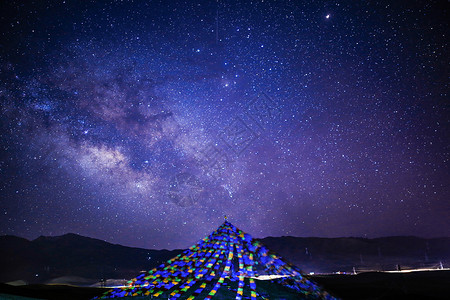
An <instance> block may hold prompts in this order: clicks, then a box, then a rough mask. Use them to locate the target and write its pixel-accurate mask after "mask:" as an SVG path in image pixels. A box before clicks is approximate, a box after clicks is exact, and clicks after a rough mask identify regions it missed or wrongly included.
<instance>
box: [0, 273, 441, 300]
mask: <svg viewBox="0 0 450 300" xmlns="http://www.w3.org/2000/svg"><path fill="white" fill-rule="evenodd" d="M311 279H313V280H314V281H316V282H317V283H319V284H320V285H322V286H323V287H324V288H325V289H326V290H327V291H329V292H330V293H331V294H333V295H334V296H337V297H340V298H342V299H450V271H430V272H412V273H362V274H358V275H327V276H314V277H311ZM260 286H261V288H263V289H264V290H265V292H267V293H270V294H271V295H272V297H270V298H269V299H271V300H273V299H301V298H298V297H296V296H295V295H294V294H292V293H290V292H289V291H287V290H284V287H281V288H279V287H278V286H275V285H271V283H270V282H264V283H261V284H260ZM104 291H105V289H101V288H86V287H74V286H65V285H28V286H20V287H15V286H9V285H6V284H0V299H9V300H25V299H30V298H31V299H52V300H53V299H54V300H62V299H64V300H72V299H73V300H78V299H80V300H83V299H85V300H87V299H91V298H92V297H94V296H98V295H100V294H102V293H103V292H104ZM219 291H220V290H219ZM272 292H274V293H272ZM274 294H275V295H276V296H275V297H274ZM216 296H218V298H220V299H234V297H235V294H231V293H230V294H229V295H228V293H225V294H223V295H220V293H218V294H217V295H216ZM140 299H144V298H140ZM160 299H165V298H164V297H163V298H161V297H160Z"/></svg>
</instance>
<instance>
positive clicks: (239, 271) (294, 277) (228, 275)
mask: <svg viewBox="0 0 450 300" xmlns="http://www.w3.org/2000/svg"><path fill="white" fill-rule="evenodd" d="M262 275H270V276H271V278H276V279H274V280H275V281H276V282H277V283H278V284H281V285H283V286H285V287H288V288H289V290H290V291H292V292H294V293H295V295H296V296H295V298H296V299H336V298H334V297H332V296H331V295H329V294H328V293H327V292H325V291H324V290H322V289H321V288H320V287H318V286H317V285H316V284H314V283H313V282H311V281H309V280H308V279H306V278H305V277H303V276H302V275H301V273H300V270H298V269H297V268H296V267H294V266H293V265H291V264H289V263H286V262H285V261H283V259H282V258H281V257H280V256H278V255H276V254H275V253H273V252H271V251H269V250H268V249H267V248H266V247H265V246H263V245H262V244H261V243H260V242H259V241H256V240H254V239H252V237H251V236H250V235H249V234H247V233H245V232H243V231H241V230H239V229H238V228H236V227H235V226H233V225H232V224H231V223H229V222H228V221H225V222H224V223H223V224H222V225H220V226H219V228H217V230H215V231H214V232H213V233H211V234H210V235H209V236H208V237H206V238H204V239H203V240H201V241H200V242H199V243H197V244H196V245H194V246H192V247H190V248H189V249H187V250H185V251H184V252H183V253H181V254H179V255H178V256H176V257H174V258H172V259H170V260H168V261H167V262H166V263H164V264H162V265H160V266H159V267H157V268H155V269H153V270H151V271H149V272H147V273H143V274H141V275H139V276H138V277H136V278H134V279H132V280H130V281H128V283H127V285H126V286H125V287H122V288H116V289H112V290H109V291H107V292H105V293H104V294H103V295H101V296H99V297H96V298H94V299H107V298H123V297H140V298H143V299H147V298H148V299H153V298H160V299H188V300H192V299H213V298H214V297H215V295H216V293H218V291H219V289H221V290H225V289H226V290H227V291H226V292H227V293H228V294H227V295H230V292H231V293H233V296H232V299H237V300H240V299H268V296H267V295H263V294H262V293H259V292H258V290H257V284H256V283H257V282H262V281H259V280H255V279H257V278H258V277H259V276H262ZM297 295H298V297H297ZM221 299H231V298H229V296H228V297H226V298H223V297H221Z"/></svg>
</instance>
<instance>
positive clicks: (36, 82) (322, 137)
mask: <svg viewBox="0 0 450 300" xmlns="http://www.w3.org/2000/svg"><path fill="white" fill-rule="evenodd" d="M448 8H449V5H448V2H446V1H412V2H411V1H408V2H407V3H392V1H378V2H376V3H371V2H361V3H359V2H355V1H349V0H344V1H337V2H323V1H307V2H306V1H289V0H282V1H278V2H277V3H274V2H272V1H244V0H242V1H237V0H220V1H204V0H199V1H189V2H187V3H185V2H184V1H178V0H175V1H164V0H162V1H135V2H127V1H125V2H123V1H106V0H103V1H94V2H87V1H76V0H66V1H58V2H56V1H38V2H36V3H35V2H33V1H7V2H6V3H3V5H2V10H1V12H0V26H1V28H2V31H1V34H0V37H1V38H0V114H1V115H0V120H1V121H0V195H1V196H0V234H1V235H3V234H11V235H19V236H25V237H33V236H38V235H61V234H63V233H65V232H78V233H79V234H81V235H83V236H92V237H96V238H99V239H102V240H108V241H111V242H112V243H118V244H125V245H134V246H139V247H141V248H169V249H173V248H180V247H187V246H190V245H191V243H193V242H195V241H197V240H198V239H199V238H202V237H204V236H206V235H207V234H209V233H210V232H211V231H212V230H213V229H215V228H216V225H215V224H220V223H221V222H222V220H223V216H224V215H227V216H229V218H230V221H231V222H232V223H233V224H235V225H236V226H237V227H239V228H242V229H243V230H245V231H246V232H248V233H250V234H251V235H252V236H255V237H261V236H283V235H292V236H329V237H333V236H367V237H376V236H404V235H415V236H422V237H431V236H450V218H449V216H450V205H449V199H450V193H449V191H450V189H449V178H450V168H449V162H450V147H449V145H450V114H449V105H448V103H449V101H448V95H449V89H448V87H449V86H448V74H449V71H450V69H449V61H450V60H449V51H448V37H449V31H450V29H449V28H450V26H449V22H448V20H449V19H450V16H449V13H448Z"/></svg>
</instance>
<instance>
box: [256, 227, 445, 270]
mask: <svg viewBox="0 0 450 300" xmlns="http://www.w3.org/2000/svg"><path fill="white" fill-rule="evenodd" d="M260 241H261V242H262V243H263V244H264V245H266V246H267V247H268V248H269V249H271V250H273V251H275V252H277V253H278V254H280V255H281V256H283V257H286V258H287V259H289V260H290V261H291V262H292V263H293V264H295V265H297V266H299V267H300V268H301V269H302V270H303V271H304V272H308V273H309V272H316V273H317V272H337V271H342V272H351V271H353V267H355V270H356V271H368V270H378V271H382V270H395V269H396V268H397V265H400V268H402V269H408V268H426V267H433V268H436V267H438V266H439V265H440V262H442V263H443V264H444V267H450V266H449V264H450V238H433V239H424V238H418V237H413V236H396V237H384V238H375V239H366V238H352V237H349V238H315V237H310V238H302V237H291V236H283V237H267V238H264V239H261V240H260Z"/></svg>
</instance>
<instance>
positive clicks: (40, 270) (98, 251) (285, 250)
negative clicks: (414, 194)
mask: <svg viewBox="0 0 450 300" xmlns="http://www.w3.org/2000/svg"><path fill="white" fill-rule="evenodd" d="M260 241H261V242H262V243H263V244H265V245H266V246H267V247H268V248H269V249H271V250H273V251H275V252H277V253H279V254H280V255H282V256H283V257H285V258H286V259H287V260H288V261H291V262H292V263H294V264H296V265H297V266H298V267H300V268H301V269H302V270H303V271H305V272H308V273H309V272H336V271H346V272H351V271H352V269H353V267H355V268H356V269H357V270H358V271H360V270H369V269H370V270H374V269H375V270H381V269H385V270H386V269H390V270H393V269H395V268H396V265H397V264H400V265H401V266H402V267H403V268H408V267H427V266H434V267H436V266H437V265H438V264H439V262H441V261H442V262H443V264H444V266H445V267H449V263H450V238H437V239H422V238H417V237H387V238H378V239H364V238H300V237H267V238H264V239H261V240H260ZM181 252H182V250H172V251H169V250H147V249H141V248H131V247H125V246H121V245H115V244H111V243H107V242H105V241H102V240H98V239H93V238H88V237H84V236H80V235H76V234H71V233H69V234H65V235H62V236H56V237H44V236H41V237H39V238H37V239H35V240H33V241H29V240H26V239H24V238H20V237H16V236H0V266H1V267H0V282H10V281H14V280H25V281H26V282H28V283H44V282H49V281H50V280H51V279H55V278H58V277H64V276H72V277H82V278H90V279H93V280H94V281H95V280H100V279H102V278H104V279H107V278H133V277H135V276H136V275H137V274H139V272H140V271H144V270H145V271H147V270H150V269H152V268H154V267H156V266H158V265H160V264H161V263H163V262H165V261H167V260H168V259H170V258H172V257H174V256H176V255H178V254H179V253H181Z"/></svg>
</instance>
